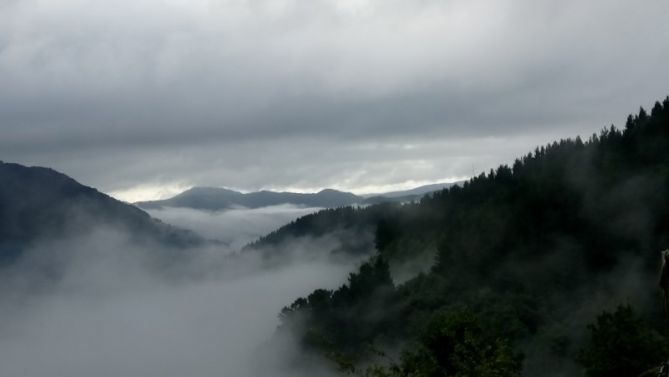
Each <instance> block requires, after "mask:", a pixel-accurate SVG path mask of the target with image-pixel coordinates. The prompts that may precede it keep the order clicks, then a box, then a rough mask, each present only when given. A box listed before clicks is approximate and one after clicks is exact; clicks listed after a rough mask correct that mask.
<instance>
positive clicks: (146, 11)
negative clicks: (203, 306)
mask: <svg viewBox="0 0 669 377" xmlns="http://www.w3.org/2000/svg"><path fill="white" fill-rule="evenodd" d="M667 19H669V1H667V0H641V1H628V0H591V1H587V2H583V1H576V0H564V1H560V2H556V1H548V0H494V1H493V0H488V1H484V0H413V1H401V0H339V1H335V0H211V1H205V0H188V1H186V0H132V1H131V0H117V1H114V2H109V1H103V0H59V1H52V0H0V160H3V161H11V162H18V163H22V164H26V165H41V166H49V167H53V168H55V169H57V170H59V171H62V172H64V173H66V174H68V175H70V176H72V177H74V178H76V179H77V180H79V181H80V182H82V183H84V184H87V185H90V186H94V187H96V188H98V189H100V190H102V191H104V192H107V193H111V194H112V195H114V196H116V197H118V198H120V199H123V200H127V201H135V200H146V199H157V198H163V197H166V196H170V195H172V194H175V193H177V192H179V191H181V190H183V189H185V188H188V187H191V186H193V185H207V186H225V187H230V188H235V189H240V190H246V191H249V190H256V189H261V188H264V189H291V190H297V191H315V190H318V189H321V188H324V187H331V188H337V189H343V190H350V191H354V192H356V193H366V192H382V191H386V190H391V189H402V188H408V187H413V186H417V185H420V184H426V183H431V182H439V181H449V180H458V179H462V178H463V177H467V176H471V175H472V174H477V173H479V172H481V171H484V170H488V169H490V168H493V167H495V166H497V165H498V164H500V163H510V162H512V161H513V159H514V158H515V157H517V156H519V155H521V154H524V153H526V152H528V151H530V150H532V149H534V147H535V146H537V145H541V144H543V143H547V142H550V141H552V140H554V139H556V138H561V137H571V136H575V135H579V134H580V135H583V136H585V137H587V136H588V135H590V134H592V133H593V132H596V131H598V130H600V129H602V128H603V127H607V126H609V125H610V124H612V123H614V124H617V125H622V124H623V123H624V120H625V118H626V116H627V114H628V113H630V112H635V111H637V110H638V108H639V106H644V107H646V108H649V107H652V104H653V102H654V101H656V100H661V99H664V98H665V97H666V96H667V95H668V94H669V75H667V74H666V62H667V61H669V23H667V22H666V20H667Z"/></svg>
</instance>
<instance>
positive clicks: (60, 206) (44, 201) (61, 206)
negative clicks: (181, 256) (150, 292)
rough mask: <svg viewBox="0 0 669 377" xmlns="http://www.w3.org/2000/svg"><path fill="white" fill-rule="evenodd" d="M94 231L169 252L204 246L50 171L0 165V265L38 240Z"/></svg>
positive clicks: (187, 233)
mask: <svg viewBox="0 0 669 377" xmlns="http://www.w3.org/2000/svg"><path fill="white" fill-rule="evenodd" d="M96 226H106V227H112V228H118V229H122V230H124V231H127V232H128V234H130V235H131V236H132V238H134V239H135V240H137V241H141V242H158V243H160V244H162V245H165V246H172V247H175V248H181V247H190V246H196V245H200V244H203V243H204V242H206V241H205V240H204V239H203V238H201V237H200V236H199V235H197V234H195V233H194V232H192V231H188V230H184V229H180V228H177V227H174V226H172V225H168V224H165V223H163V222H161V221H160V220H157V219H154V218H152V217H151V216H150V215H149V214H148V213H146V212H144V211H143V210H141V209H140V208H137V207H135V206H133V205H130V204H127V203H124V202H121V201H119V200H117V199H114V198H112V197H110V196H109V195H107V194H104V193H102V192H100V191H98V190H96V189H95V188H92V187H89V186H86V185H83V184H81V183H79V182H78V181H76V180H75V179H73V178H71V177H69V176H67V175H65V174H63V173H60V172H58V171H56V170H54V169H51V168H46V167H40V166H25V165H21V164H17V163H9V162H0V261H11V260H13V259H15V258H17V257H19V256H21V255H22V253H23V252H24V251H25V250H27V249H28V248H30V247H31V246H32V245H34V244H35V243H36V242H39V241H41V240H50V239H58V238H64V237H70V236H78V235H82V234H85V233H88V232H90V231H92V230H93V229H94V228H95V227H96Z"/></svg>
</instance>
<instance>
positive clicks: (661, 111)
mask: <svg viewBox="0 0 669 377" xmlns="http://www.w3.org/2000/svg"><path fill="white" fill-rule="evenodd" d="M668 188H669V98H667V99H665V100H664V101H663V102H661V103H660V102H657V103H655V105H654V106H653V107H652V110H651V111H650V114H649V113H647V112H646V111H645V110H644V109H641V110H640V111H639V112H638V113H637V114H636V115H630V116H629V117H628V119H627V121H626V123H625V125H624V127H622V128H616V127H614V126H611V127H610V128H605V129H603V130H602V131H601V132H599V133H597V134H593V135H591V136H590V137H588V138H587V140H582V139H581V138H580V137H577V138H575V139H564V140H559V141H555V142H553V143H550V144H548V145H545V146H541V147H538V148H536V149H535V150H534V151H533V152H531V153H528V154H527V155H525V156H522V157H520V158H518V159H517V160H516V161H515V162H514V163H513V164H512V165H511V166H507V165H502V166H499V167H498V168H497V169H495V170H491V171H490V172H488V173H486V174H481V175H479V176H477V177H474V178H472V179H471V180H470V181H468V182H466V183H464V184H463V185H462V186H461V187H459V186H455V187H452V188H449V189H445V190H443V191H441V192H438V193H435V194H433V195H429V196H426V197H425V198H423V199H422V200H421V201H420V203H415V204H406V205H388V206H385V207H370V208H365V209H357V210H353V209H339V210H331V211H326V212H323V213H320V214H316V215H312V216H310V217H309V218H308V219H300V220H298V221H296V222H295V223H293V224H291V225H289V226H287V227H285V228H283V229H281V230H279V231H278V232H277V233H275V234H273V235H270V236H268V237H267V238H266V239H265V240H264V242H269V241H271V240H277V239H280V238H281V236H282V235H284V234H290V235H291V236H299V235H301V234H311V233H321V232H323V231H324V229H326V228H327V225H326V224H328V223H330V224H332V226H333V227H337V226H342V224H347V225H351V224H356V225H355V226H362V227H367V228H369V229H374V230H375V239H376V241H375V245H376V247H377V249H378V253H377V255H376V256H375V257H373V259H372V260H370V261H369V262H368V263H366V264H363V265H362V266H361V267H360V269H359V270H358V271H357V272H355V273H353V274H351V275H350V278H349V281H348V283H347V284H346V285H343V286H341V287H340V288H338V289H335V290H317V291H314V292H313V293H312V294H310V295H307V296H305V297H304V298H300V299H298V300H296V301H295V302H294V303H292V304H291V305H289V306H287V307H286V308H284V309H283V311H282V312H281V316H280V317H281V319H282V323H283V324H282V326H281V328H280V331H279V334H283V335H285V334H289V335H290V336H293V337H295V338H296V339H298V340H299V341H300V342H302V344H303V345H304V347H305V349H306V350H309V351H310V352H315V353H317V354H320V355H322V356H324V357H325V358H327V359H330V360H331V361H332V362H333V365H339V367H340V368H341V369H342V370H343V371H348V372H351V373H363V374H367V375H373V376H442V375H444V376H446V375H448V376H460V375H461V376H484V375H496V376H497V375H499V376H506V375H516V374H517V373H518V371H519V369H518V365H519V364H518V363H520V361H519V360H520V358H516V356H514V355H517V354H518V353H522V354H524V358H523V363H522V365H523V374H524V375H531V376H558V375H582V373H583V372H584V371H585V372H586V373H587V374H588V375H589V376H603V375H620V376H622V375H626V376H633V375H637V374H639V373H641V372H643V371H645V370H647V369H649V368H652V367H654V366H657V365H659V364H660V363H661V362H662V361H663V360H664V359H667V358H669V354H667V351H666V344H667V343H666V342H667V340H666V336H667V326H666V325H667V318H666V313H663V311H662V307H661V303H660V301H659V296H658V292H657V285H656V277H657V269H658V263H659V261H660V253H659V252H660V250H663V249H665V248H667V247H668V246H669V189H668ZM426 253H427V254H431V255H433V257H434V263H433V264H432V266H431V268H429V270H427V271H426V272H425V273H420V274H418V275H417V276H415V277H413V278H411V279H409V280H408V281H405V282H400V283H397V282H395V281H394V280H393V279H392V278H391V276H392V275H394V274H392V273H391V271H393V270H394V269H395V270H397V271H399V270H401V267H402V266H403V265H404V264H405V263H406V261H407V260H411V259H414V258H420V257H422V256H423V255H425V254H426ZM621 304H624V305H627V306H623V307H620V308H618V309H615V308H616V307H618V306H619V305H621ZM632 308H633V309H632ZM611 311H613V314H610V313H611ZM633 311H634V313H636V314H634V313H633ZM457 313H470V314H471V315H466V316H464V317H463V315H462V314H460V317H458V314H457ZM444 316H445V317H444ZM440 318H441V319H440ZM443 318H451V319H446V320H444V319H443ZM453 318H467V320H466V321H464V322H462V321H463V320H456V319H453ZM435 321H437V322H436V323H440V324H441V325H434V323H435ZM458 321H459V322H458ZM451 322H454V323H453V324H451ZM591 323H592V324H591ZM588 324H591V325H589V327H587V326H588ZM435 326H436V327H435ZM451 326H454V327H455V328H458V326H462V327H463V330H462V331H464V332H462V331H461V332H458V331H456V330H452V329H451ZM588 328H589V329H590V330H589V331H590V332H591V335H588ZM442 331H444V332H445V333H444V334H445V335H443V336H446V340H444V341H443V344H441V345H440V346H438V347H436V348H434V347H433V348H430V347H431V346H430V345H429V344H433V343H429V341H428V343H426V339H431V337H437V338H439V339H441V338H440V337H441V336H442V335H439V334H442ZM451 331H455V333H457V334H458V335H457V337H460V338H457V337H456V338H457V339H449V338H448V337H449V336H450V335H448V334H450V332H451ZM420 334H424V335H420ZM589 336H590V337H591V340H590V341H588V340H587V339H588V337H589ZM482 339H485V340H482ZM614 339H615V340H614ZM619 339H624V340H623V341H622V342H621V341H620V340H619ZM479 342H480V343H479ZM484 345H485V346H484ZM463 347H464V348H463ZM468 347H471V348H475V349H479V350H480V352H482V353H483V354H478V353H477V354H471V355H469V354H466V352H468V351H466V350H467V349H470V348H468ZM482 347H483V349H481V348H482ZM397 349H403V350H404V351H403V352H402V356H401V357H400V358H399V359H398V358H396V357H392V358H391V360H392V361H391V362H390V364H388V363H389V362H388V360H387V359H386V358H385V357H380V356H379V355H383V354H388V352H390V354H389V355H392V354H393V352H394V351H393V350H397ZM441 352H445V353H446V354H445V355H442V354H441ZM463 352H464V353H465V354H466V356H462V355H463V354H462V353H463ZM624 355H627V356H628V358H631V359H632V360H628V361H621V358H622V357H623V356H624ZM630 355H637V356H638V357H636V356H630ZM460 358H463V359H464V360H469V361H472V360H479V361H477V362H475V363H474V364H475V365H476V366H478V367H479V368H483V369H482V370H475V369H472V368H474V366H472V365H469V364H467V362H465V361H462V360H460ZM625 360H627V359H625ZM497 361H498V363H497ZM370 362H376V363H379V365H381V366H379V367H374V368H372V369H369V370H366V369H365V365H369V363H370ZM486 363H488V364H486ZM382 365H388V366H386V367H384V366H382ZM484 366H485V367H484Z"/></svg>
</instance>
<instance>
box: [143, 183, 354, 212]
mask: <svg viewBox="0 0 669 377" xmlns="http://www.w3.org/2000/svg"><path fill="white" fill-rule="evenodd" d="M362 200H363V199H362V198H361V197H358V196H356V195H354V194H352V193H349V192H342V191H337V190H331V189H326V190H322V191H319V192H317V193H311V194H301V193H294V192H274V191H257V192H251V193H247V194H243V193H241V192H237V191H233V190H228V189H224V188H217V187H194V188H191V189H189V190H187V191H184V192H182V193H181V194H179V195H176V196H175V197H172V198H169V199H165V200H156V201H146V202H137V203H135V205H137V206H138V207H140V208H145V209H158V208H162V207H185V208H193V209H199V210H209V211H217V210H224V209H228V208H232V207H246V208H260V207H267V206H273V205H280V204H294V205H301V206H308V207H326V208H331V207H341V206H348V205H352V204H356V203H361V202H362Z"/></svg>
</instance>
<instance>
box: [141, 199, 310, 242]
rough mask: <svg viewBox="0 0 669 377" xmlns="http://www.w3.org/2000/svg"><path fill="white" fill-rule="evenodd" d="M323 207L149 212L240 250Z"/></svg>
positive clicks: (288, 206) (282, 206)
mask: <svg viewBox="0 0 669 377" xmlns="http://www.w3.org/2000/svg"><path fill="white" fill-rule="evenodd" d="M321 209H322V208H312V207H300V206H295V205H290V204H285V205H278V206H269V207H262V208H255V209H248V208H234V209H229V210H225V211H199V210H195V209H190V208H162V209H157V210H148V211H147V212H149V214H151V216H153V217H155V218H158V219H160V220H162V221H164V222H166V223H168V224H172V225H176V226H179V227H182V228H185V229H190V230H194V231H196V232H198V233H200V234H201V235H203V236H205V237H207V238H210V239H216V240H220V241H223V242H224V243H225V244H226V245H227V246H228V248H229V249H230V250H231V251H236V250H239V249H240V248H241V247H243V246H244V245H246V244H248V243H250V242H252V241H255V240H256V239H258V238H259V237H261V236H264V235H266V234H267V233H269V232H271V231H273V230H275V229H277V228H279V227H280V226H281V225H284V224H287V223H289V222H291V221H293V220H295V219H297V218H298V217H302V216H304V215H307V214H310V213H314V212H317V211H319V210H321Z"/></svg>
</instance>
